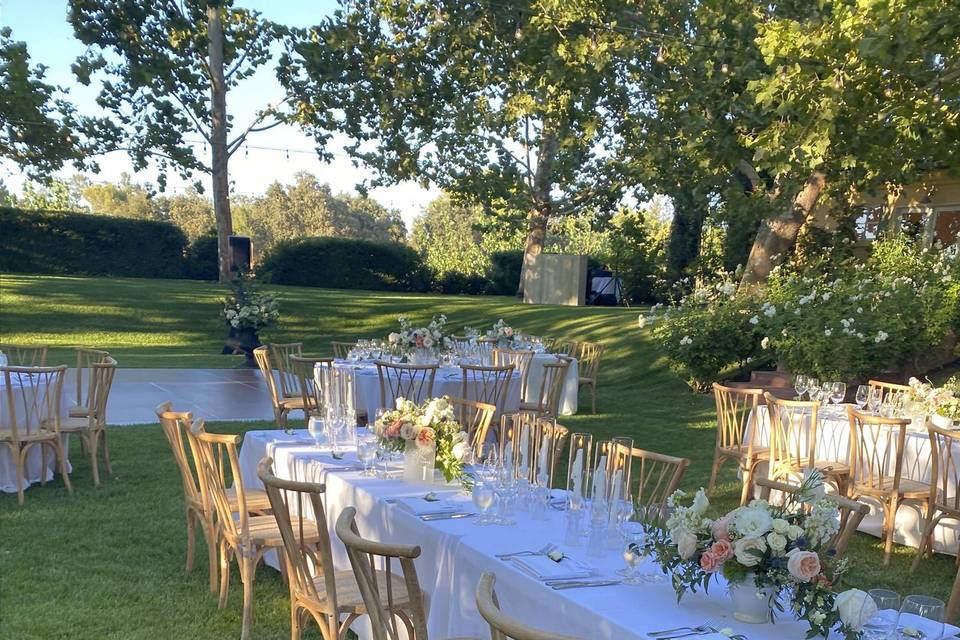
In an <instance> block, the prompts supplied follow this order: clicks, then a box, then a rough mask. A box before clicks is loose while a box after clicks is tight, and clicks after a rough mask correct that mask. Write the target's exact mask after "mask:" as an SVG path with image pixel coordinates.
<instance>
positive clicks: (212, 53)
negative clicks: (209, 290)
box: [69, 0, 285, 280]
mask: <svg viewBox="0 0 960 640" xmlns="http://www.w3.org/2000/svg"><path fill="white" fill-rule="evenodd" d="M69 19H70V22H71V23H72V24H73V28H74V33H75V34H76V36H77V38H79V39H80V40H81V41H82V42H83V43H84V44H86V45H88V46H89V47H90V49H89V51H88V53H87V54H86V55H85V56H83V57H81V58H80V59H79V60H78V61H77V63H76V65H74V73H75V74H76V76H77V78H78V79H79V80H80V81H81V82H83V83H89V82H90V80H91V76H92V74H95V73H97V72H100V73H102V74H104V76H105V78H104V82H103V84H102V89H101V92H100V96H99V97H98V99H97V101H98V103H99V104H100V106H102V107H104V108H105V109H107V110H108V111H110V112H111V113H112V114H113V116H114V118H115V120H116V124H117V125H119V130H120V133H121V134H122V136H123V139H124V146H125V148H126V149H127V150H128V151H129V153H130V156H131V157H132V158H133V161H134V168H135V169H137V170H139V169H143V168H144V167H146V166H147V164H148V162H149V161H155V162H156V163H157V164H158V166H159V167H160V169H161V171H160V181H161V182H160V186H161V188H162V187H163V179H164V171H163V170H164V169H166V168H167V167H173V168H176V169H177V170H179V171H180V172H181V174H182V175H183V176H185V177H187V176H190V175H192V173H193V172H195V171H201V172H205V173H209V174H210V175H211V177H212V182H213V201H214V211H215V214H216V220H217V232H218V240H219V251H220V278H221V280H225V279H227V278H229V277H230V272H229V245H228V243H227V237H228V236H229V235H230V234H231V233H232V232H233V222H232V218H231V214H230V198H229V173H228V161H229V159H230V156H231V155H232V154H233V153H235V152H236V151H237V149H239V148H240V146H241V145H242V144H243V142H244V141H245V140H246V138H247V136H248V135H249V134H250V133H252V132H255V131H262V130H266V129H269V128H270V127H272V126H275V125H276V124H277V123H278V121H276V122H273V121H270V120H271V117H272V114H273V108H272V107H271V106H269V105H264V108H263V109H262V110H261V111H259V112H258V115H257V116H256V117H255V118H254V119H253V122H251V123H249V124H248V125H246V126H245V127H244V128H242V129H238V130H235V129H234V125H233V123H232V122H231V117H230V116H229V115H228V113H227V100H226V97H227V93H228V91H229V90H230V89H232V88H233V87H235V86H236V85H237V84H238V83H239V82H241V81H243V80H244V79H246V78H248V77H250V76H251V75H252V74H253V73H254V72H255V71H256V70H257V69H258V68H260V67H262V66H263V65H265V64H267V63H268V62H269V60H270V45H271V44H272V43H273V42H274V41H275V40H277V39H278V38H280V37H282V36H283V34H284V33H285V30H284V29H283V28H282V27H281V26H279V25H277V24H275V23H273V22H270V21H268V20H265V19H264V18H262V17H261V16H260V14H258V13H257V12H255V11H249V10H247V9H242V8H237V7H234V6H233V2H232V1H231V0H218V1H214V0H183V1H176V0H163V1H158V2H125V1H122V0H71V2H70V14H69ZM197 135H199V136H200V138H202V140H203V142H204V143H205V144H204V148H206V145H209V146H210V160H209V161H206V160H204V159H202V158H200V157H199V156H198V155H197V153H196V149H197V145H196V140H191V137H192V136H197ZM231 135H232V137H230V136H231Z"/></svg>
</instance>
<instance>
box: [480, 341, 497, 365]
mask: <svg viewBox="0 0 960 640" xmlns="http://www.w3.org/2000/svg"><path fill="white" fill-rule="evenodd" d="M476 345H477V353H478V354H479V356H480V362H481V363H492V362H493V349H494V347H496V346H497V339H496V338H477V342H476Z"/></svg>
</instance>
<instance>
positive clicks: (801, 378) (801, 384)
mask: <svg viewBox="0 0 960 640" xmlns="http://www.w3.org/2000/svg"><path fill="white" fill-rule="evenodd" d="M809 385H810V378H808V377H807V376H805V375H803V374H802V373H801V374H799V375H798V376H797V377H796V379H795V380H794V381H793V386H794V388H795V389H796V390H797V400H803V394H805V393H806V392H807V387H808V386H809Z"/></svg>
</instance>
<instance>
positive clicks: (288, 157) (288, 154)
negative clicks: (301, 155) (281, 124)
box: [287, 149, 290, 161]
mask: <svg viewBox="0 0 960 640" xmlns="http://www.w3.org/2000/svg"><path fill="white" fill-rule="evenodd" d="M287 160H288V161H289V160H290V149H287Z"/></svg>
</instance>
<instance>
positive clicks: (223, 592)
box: [217, 540, 230, 609]
mask: <svg viewBox="0 0 960 640" xmlns="http://www.w3.org/2000/svg"><path fill="white" fill-rule="evenodd" d="M228 595H230V548H229V547H228V546H227V541H226V540H221V541H220V601H219V602H218V603H217V608H219V609H223V608H224V607H226V606H227V596H228Z"/></svg>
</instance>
